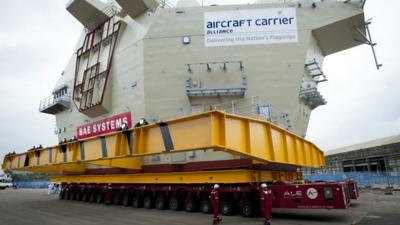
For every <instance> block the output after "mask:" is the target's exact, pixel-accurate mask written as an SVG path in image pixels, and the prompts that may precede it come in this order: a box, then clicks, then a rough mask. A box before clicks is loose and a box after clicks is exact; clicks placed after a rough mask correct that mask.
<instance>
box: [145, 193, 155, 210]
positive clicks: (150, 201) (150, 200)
mask: <svg viewBox="0 0 400 225" xmlns="http://www.w3.org/2000/svg"><path fill="white" fill-rule="evenodd" d="M143 207H144V208H145V209H151V208H153V207H154V201H153V197H152V196H150V195H147V196H146V197H144V199H143Z"/></svg>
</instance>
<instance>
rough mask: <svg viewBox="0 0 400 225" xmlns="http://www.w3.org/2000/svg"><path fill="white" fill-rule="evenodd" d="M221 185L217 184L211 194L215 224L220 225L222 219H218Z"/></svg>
mask: <svg viewBox="0 0 400 225" xmlns="http://www.w3.org/2000/svg"><path fill="white" fill-rule="evenodd" d="M218 189H219V185H218V184H215V185H214V188H213V189H212V190H211V194H210V200H211V205H212V208H213V213H214V219H213V224H219V222H221V220H222V219H221V218H219V217H218V209H219V192H218Z"/></svg>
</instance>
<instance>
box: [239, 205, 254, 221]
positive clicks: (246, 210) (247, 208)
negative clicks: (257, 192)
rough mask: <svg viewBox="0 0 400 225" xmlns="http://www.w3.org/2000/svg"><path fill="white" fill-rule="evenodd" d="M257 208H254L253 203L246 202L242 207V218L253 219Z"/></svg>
mask: <svg viewBox="0 0 400 225" xmlns="http://www.w3.org/2000/svg"><path fill="white" fill-rule="evenodd" d="M255 210H256V208H255V207H254V204H253V203H251V202H245V203H244V204H243V205H242V208H241V209H240V212H241V214H242V216H244V217H252V216H254V215H255V214H256V213H255Z"/></svg>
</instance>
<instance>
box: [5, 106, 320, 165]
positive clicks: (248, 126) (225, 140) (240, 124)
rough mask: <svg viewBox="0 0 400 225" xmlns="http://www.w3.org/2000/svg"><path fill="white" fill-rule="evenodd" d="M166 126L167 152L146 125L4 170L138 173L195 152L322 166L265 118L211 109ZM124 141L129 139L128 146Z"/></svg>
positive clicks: (33, 156)
mask: <svg viewBox="0 0 400 225" xmlns="http://www.w3.org/2000/svg"><path fill="white" fill-rule="evenodd" d="M165 124H167V126H168V128H167V129H168V131H169V135H170V137H171V142H172V144H173V146H170V147H171V149H166V144H165V142H166V140H165V135H164V136H163V134H162V131H161V128H160V125H159V124H151V125H147V126H143V127H139V128H134V129H132V130H130V131H125V132H115V133H111V134H108V135H106V136H104V137H94V138H89V139H86V140H81V141H76V142H71V143H68V144H65V145H63V146H54V147H50V148H45V149H38V150H34V151H29V152H26V153H22V154H17V155H11V156H6V157H5V159H4V162H3V169H20V170H28V171H32V170H33V168H35V167H43V166H46V167H51V166H52V165H55V166H57V165H59V164H70V163H72V164H81V163H87V164H96V165H104V166H110V167H116V168H125V169H140V168H141V157H143V156H149V155H157V154H166V153H167V152H168V151H171V152H185V151H193V150H200V149H214V150H216V151H226V152H229V153H231V154H234V155H241V156H244V157H246V158H249V159H253V160H256V161H259V162H262V163H281V164H288V165H295V166H308V167H320V166H323V165H324V164H325V161H324V157H323V152H322V151H321V150H320V149H319V148H318V147H316V146H315V145H314V144H313V143H311V142H309V141H307V140H305V139H303V138H301V137H299V136H297V135H295V134H293V133H290V132H288V131H286V130H284V129H282V128H280V127H278V126H276V125H274V124H272V123H270V122H268V121H265V120H258V119H253V118H248V117H242V116H238V115H232V114H227V113H224V112H220V111H210V112H206V113H200V114H197V115H191V116H187V117H182V118H178V119H174V120H170V121H167V122H165ZM129 139H131V140H133V141H132V143H130V141H129ZM210 160H212V159H210ZM61 169H62V168H61ZM51 170H53V169H51ZM54 170H57V169H54Z"/></svg>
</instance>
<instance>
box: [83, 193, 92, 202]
mask: <svg viewBox="0 0 400 225" xmlns="http://www.w3.org/2000/svg"><path fill="white" fill-rule="evenodd" d="M89 197H90V193H89V192H87V191H85V193H83V195H82V202H88V201H89Z"/></svg>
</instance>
